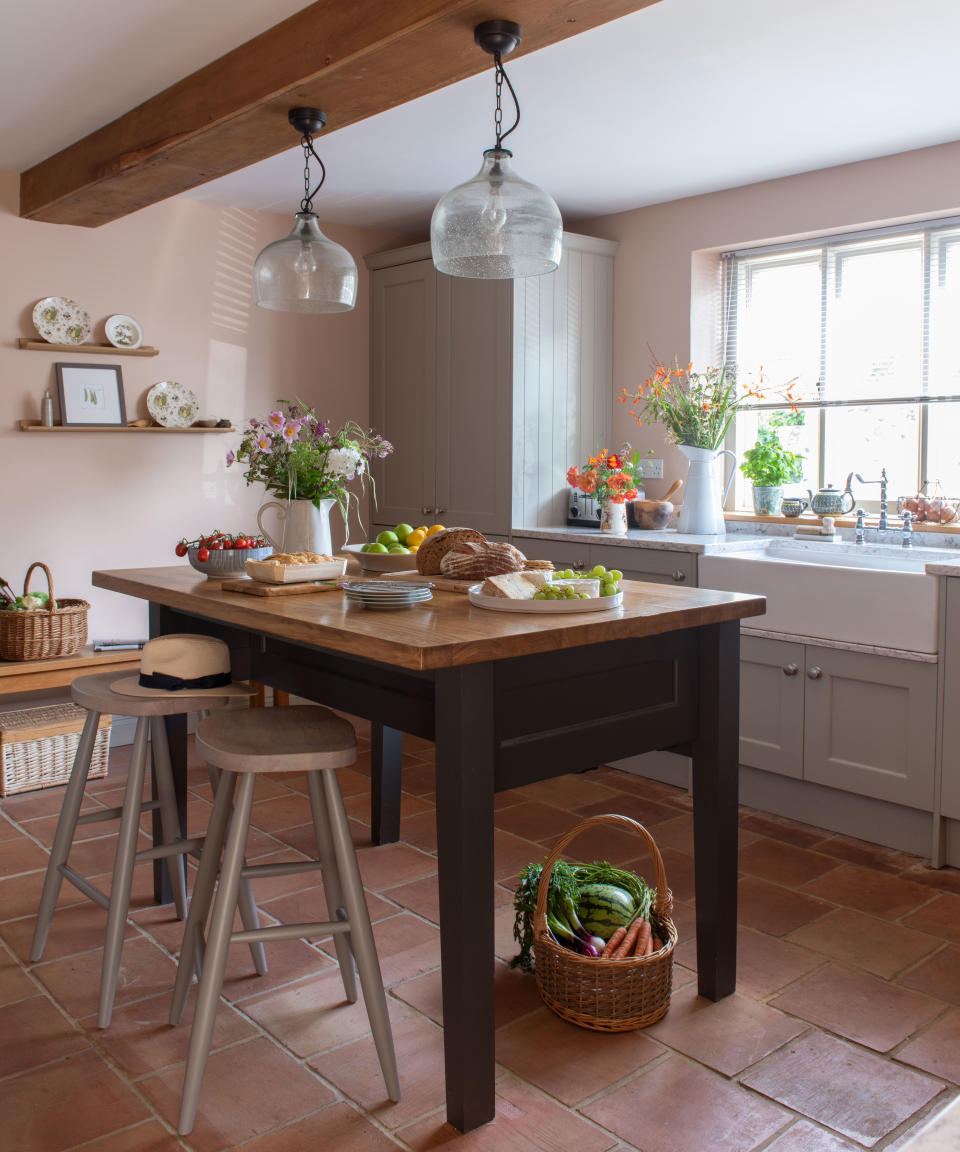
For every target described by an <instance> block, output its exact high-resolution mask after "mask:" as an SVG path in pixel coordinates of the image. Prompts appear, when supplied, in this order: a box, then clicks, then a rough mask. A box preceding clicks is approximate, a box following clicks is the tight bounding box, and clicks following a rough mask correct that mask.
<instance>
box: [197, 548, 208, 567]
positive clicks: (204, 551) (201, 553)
mask: <svg viewBox="0 0 960 1152" xmlns="http://www.w3.org/2000/svg"><path fill="white" fill-rule="evenodd" d="M197 559H198V560H199V561H200V563H201V564H202V563H203V562H204V560H209V559H210V549H209V548H198V549H197Z"/></svg>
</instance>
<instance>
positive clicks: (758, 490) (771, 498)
mask: <svg viewBox="0 0 960 1152" xmlns="http://www.w3.org/2000/svg"><path fill="white" fill-rule="evenodd" d="M782 499H783V485H782V484H770V485H766V484H754V486H753V510H754V512H756V514H757V515H758V516H779V515H780V501H781V500H782Z"/></svg>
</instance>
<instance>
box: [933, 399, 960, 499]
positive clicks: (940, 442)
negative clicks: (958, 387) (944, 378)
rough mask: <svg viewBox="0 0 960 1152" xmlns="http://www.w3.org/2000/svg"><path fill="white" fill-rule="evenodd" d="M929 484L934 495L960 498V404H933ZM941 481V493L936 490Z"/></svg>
mask: <svg viewBox="0 0 960 1152" xmlns="http://www.w3.org/2000/svg"><path fill="white" fill-rule="evenodd" d="M929 412H930V416H929V423H928V428H927V478H929V483H928V485H927V491H928V494H929V495H931V496H935V495H940V494H942V495H944V496H947V497H949V498H950V499H951V500H953V499H956V498H958V497H960V404H931V405H929ZM937 481H939V483H940V488H941V492H940V493H938V492H937V491H936V488H935V485H936V483H937Z"/></svg>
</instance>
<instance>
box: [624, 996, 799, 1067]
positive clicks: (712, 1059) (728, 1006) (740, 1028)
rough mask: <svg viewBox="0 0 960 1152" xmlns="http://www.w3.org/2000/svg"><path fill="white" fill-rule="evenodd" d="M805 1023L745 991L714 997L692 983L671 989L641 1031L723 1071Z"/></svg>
mask: <svg viewBox="0 0 960 1152" xmlns="http://www.w3.org/2000/svg"><path fill="white" fill-rule="evenodd" d="M805 1028H806V1025H805V1024H802V1023H800V1022H798V1021H797V1020H794V1019H792V1018H791V1017H790V1016H785V1015H784V1014H783V1013H782V1012H777V1011H775V1010H774V1009H772V1008H768V1007H767V1006H766V1005H764V1004H758V1003H757V1002H756V1001H755V1000H750V999H748V998H747V997H745V996H741V995H736V994H734V995H733V996H727V997H726V998H725V999H724V1000H718V1001H716V1002H715V1003H714V1002H712V1001H710V1000H704V999H703V998H702V997H701V996H698V995H697V992H696V989H695V988H694V987H692V986H690V987H688V988H684V989H682V990H681V991H679V992H677V993H675V994H674V995H673V997H672V1000H671V1003H670V1011H669V1012H668V1013H667V1015H666V1016H665V1017H664V1018H663V1020H661V1021H659V1023H657V1024H654V1025H653V1026H652V1027H651V1028H648V1029H647V1030H646V1031H647V1034H648V1035H649V1036H652V1037H654V1039H656V1040H659V1041H660V1042H661V1043H663V1044H666V1045H667V1046H668V1047H669V1048H674V1049H676V1050H677V1051H678V1052H683V1053H684V1055H686V1056H690V1057H692V1058H693V1059H694V1060H697V1061H699V1063H701V1064H706V1065H707V1067H708V1068H713V1069H714V1070H715V1071H717V1072H721V1073H723V1075H724V1076H735V1075H736V1074H737V1073H738V1072H742V1071H743V1069H744V1068H748V1067H749V1066H750V1065H751V1064H756V1062H757V1061H758V1060H761V1059H763V1057H764V1056H768V1055H769V1054H770V1053H771V1052H774V1051H776V1049H777V1048H779V1047H781V1045H783V1044H785V1043H786V1042H787V1041H788V1040H792V1039H793V1037H794V1036H798V1035H799V1034H800V1033H801V1032H803V1031H804V1030H805Z"/></svg>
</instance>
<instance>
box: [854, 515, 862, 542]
mask: <svg viewBox="0 0 960 1152" xmlns="http://www.w3.org/2000/svg"><path fill="white" fill-rule="evenodd" d="M854 543H855V544H862V543H863V509H862V508H858V509H857V537H856V540H854Z"/></svg>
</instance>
